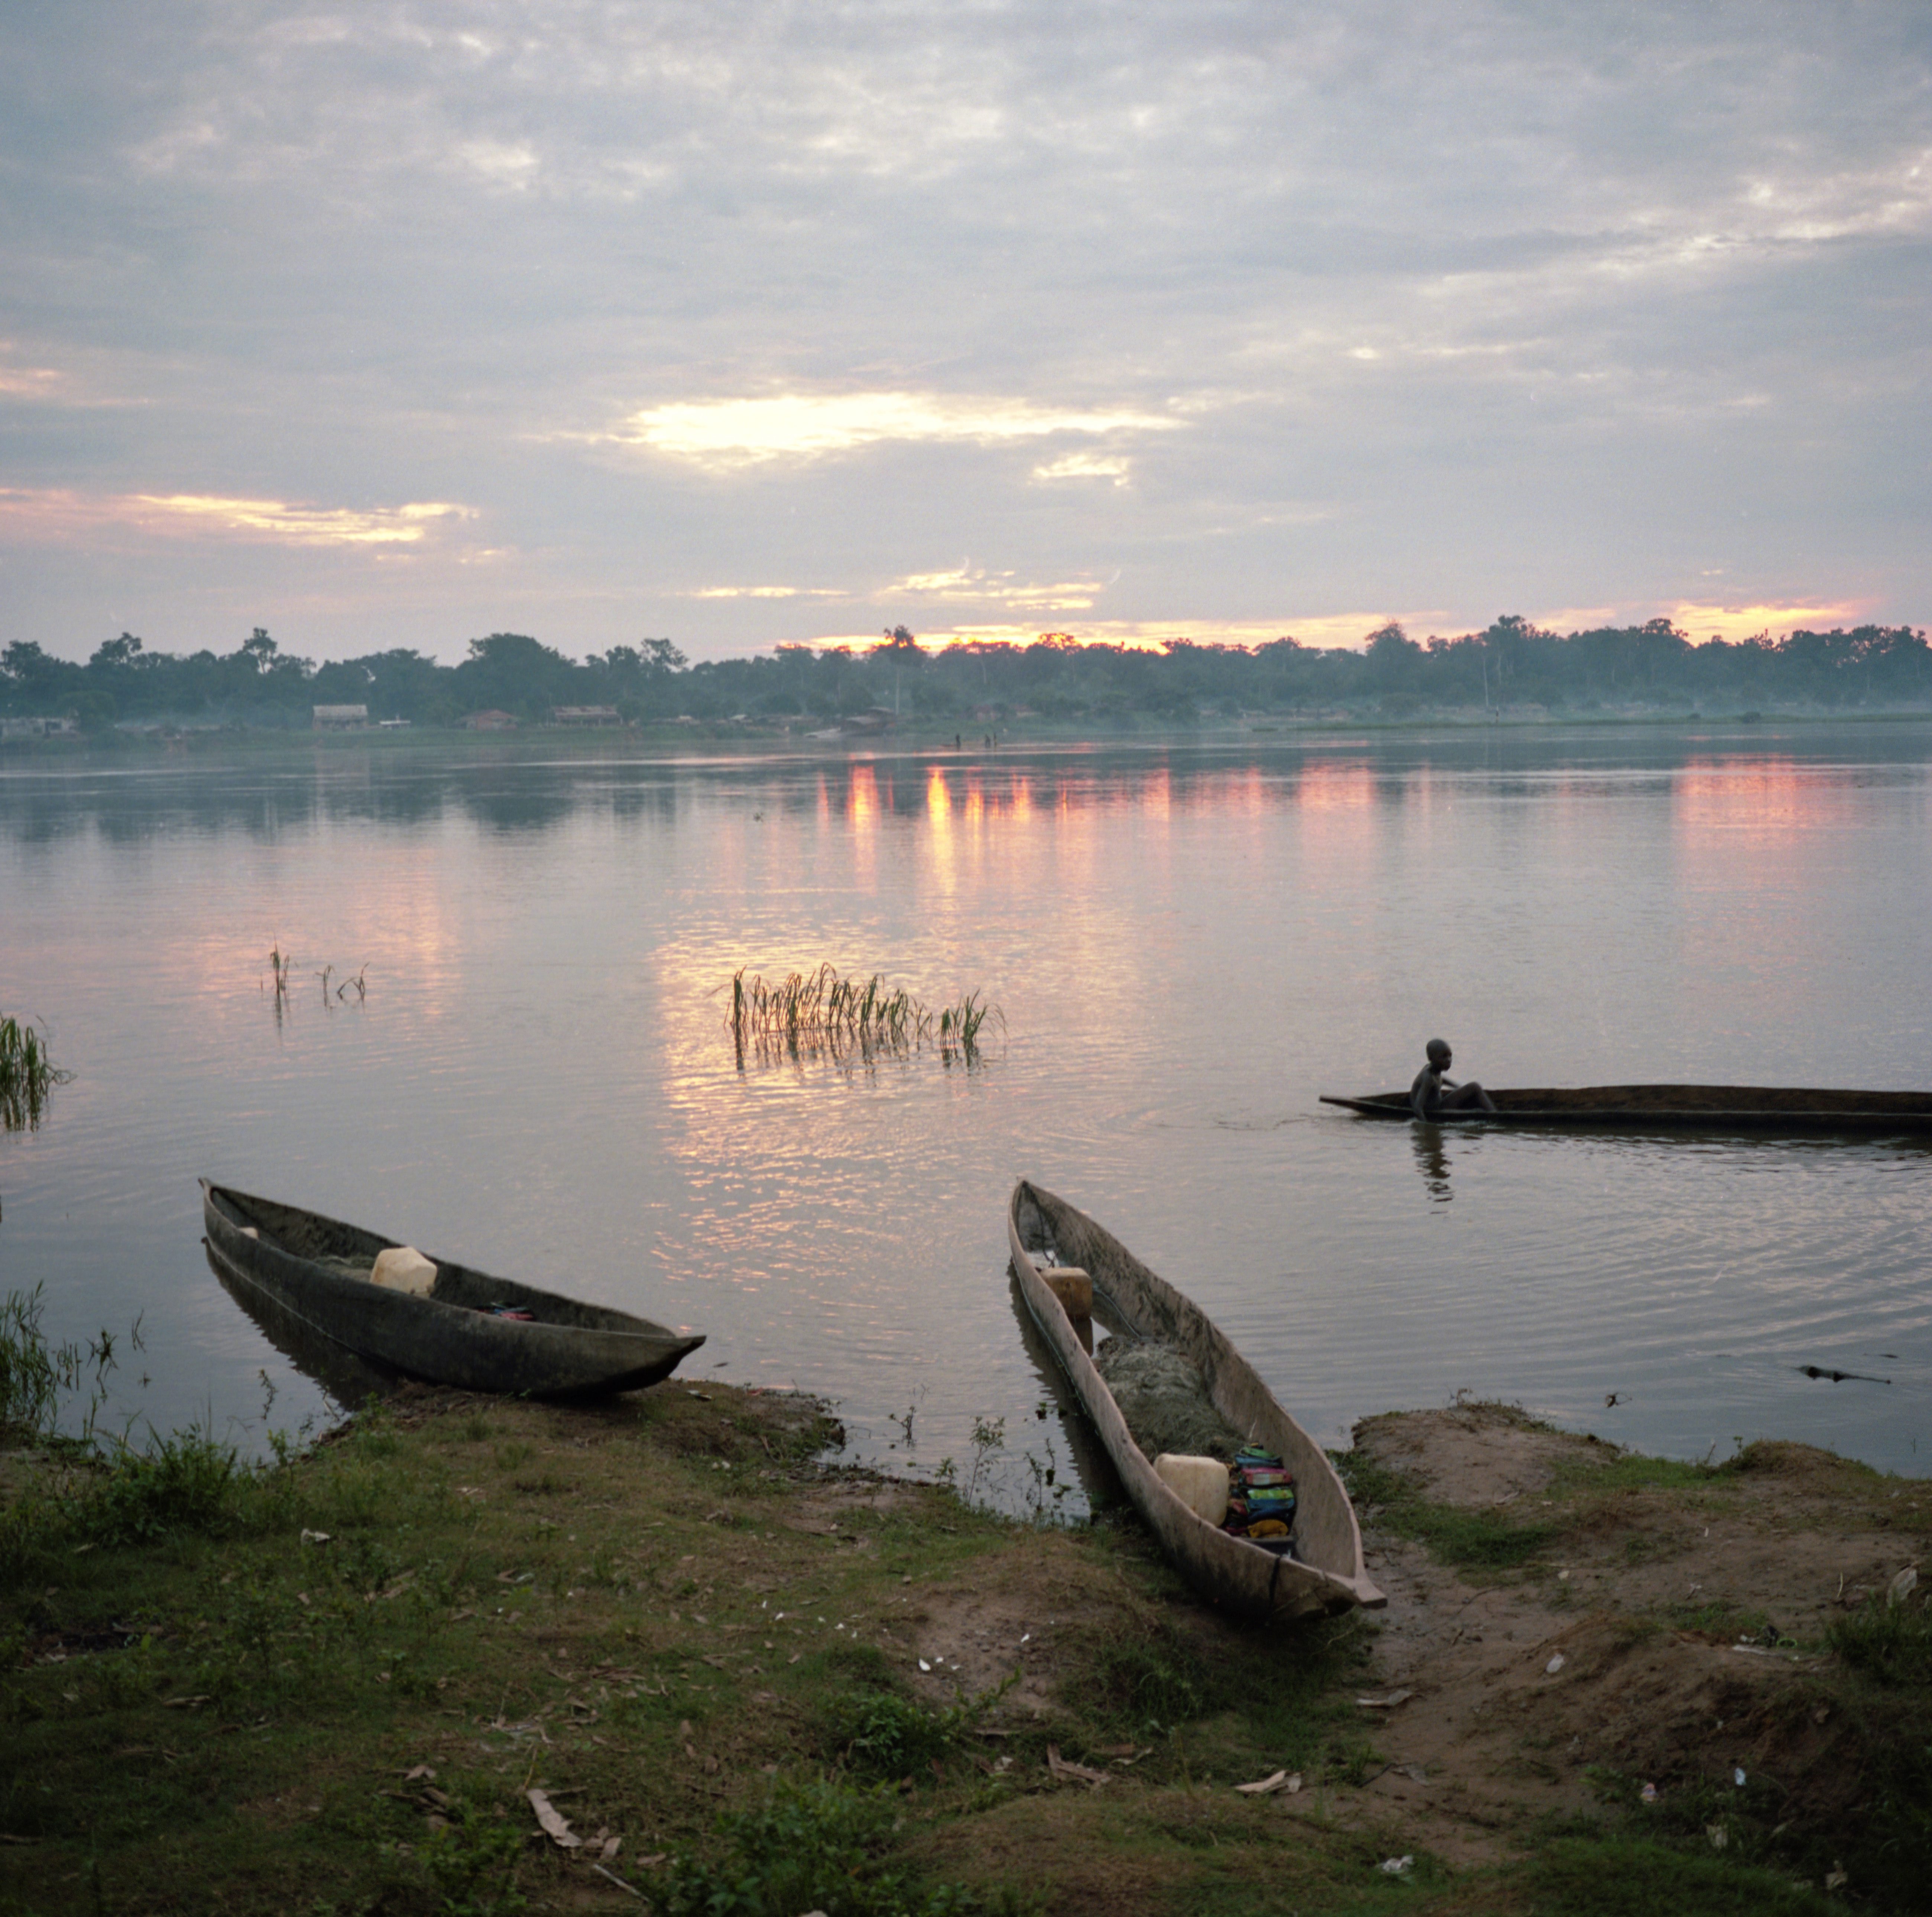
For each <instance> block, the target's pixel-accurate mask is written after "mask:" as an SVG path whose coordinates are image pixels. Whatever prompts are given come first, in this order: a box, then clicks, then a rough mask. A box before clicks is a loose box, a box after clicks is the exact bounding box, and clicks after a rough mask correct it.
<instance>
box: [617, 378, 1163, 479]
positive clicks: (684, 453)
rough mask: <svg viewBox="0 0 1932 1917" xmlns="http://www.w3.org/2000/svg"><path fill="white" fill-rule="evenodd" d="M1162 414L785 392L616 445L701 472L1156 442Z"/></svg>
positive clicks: (633, 431)
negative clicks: (906, 447) (1076, 443)
mask: <svg viewBox="0 0 1932 1917" xmlns="http://www.w3.org/2000/svg"><path fill="white" fill-rule="evenodd" d="M1180 424H1181V422H1180V421H1179V420H1178V419H1169V418H1168V417H1166V416H1165V415H1163V414H1160V413H1132V412H1128V411H1126V410H1118V411H1085V412H1083V411H1081V410H1077V409H1074V408H1070V407H1037V406H1035V405H1034V404H1031V401H1026V400H1004V399H947V398H942V397H941V395H938V394H934V393H906V392H885V393H781V394H779V395H777V396H775V398H771V399H725V400H689V401H679V402H678V403H677V404H673V405H670V406H660V407H652V408H650V409H649V410H646V411H645V412H642V413H633V414H631V416H630V418H629V419H627V420H626V421H625V428H624V430H623V431H622V432H620V433H619V434H616V435H614V436H613V437H616V438H618V439H620V440H625V441H627V442H628V443H631V444H632V445H634V446H649V447H650V448H652V449H653V450H654V451H655V452H664V453H669V454H670V455H673V457H674V458H679V459H688V460H692V461H694V462H695V463H697V464H698V465H700V466H710V465H719V466H736V465H745V464H748V463H751V462H752V461H754V460H767V459H786V458H790V459H813V458H818V457H820V455H824V454H827V453H839V452H851V451H853V449H855V448H857V447H859V446H875V445H877V444H878V443H880V442H881V441H884V440H898V441H904V442H915V443H916V442H926V443H931V442H934V441H942V440H964V441H966V442H968V443H972V444H977V445H980V446H990V445H995V444H998V443H1001V442H1003V441H1012V440H1036V439H1045V438H1046V437H1049V436H1050V435H1052V434H1055V433H1088V434H1095V435H1100V434H1108V433H1162V432H1169V431H1172V430H1173V428H1175V427H1176V426H1178V425H1180Z"/></svg>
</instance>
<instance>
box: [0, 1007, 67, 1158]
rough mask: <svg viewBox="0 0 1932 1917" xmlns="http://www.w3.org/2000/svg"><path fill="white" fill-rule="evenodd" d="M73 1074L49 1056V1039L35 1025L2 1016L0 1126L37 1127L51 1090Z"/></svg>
mask: <svg viewBox="0 0 1932 1917" xmlns="http://www.w3.org/2000/svg"><path fill="white" fill-rule="evenodd" d="M73 1076H74V1074H73V1073H71V1072H63V1071H61V1070H58V1068H57V1067H55V1064H54V1062H53V1061H52V1059H51V1058H49V1057H48V1056H47V1047H46V1040H44V1039H43V1038H42V1037H41V1036H40V1033H39V1032H38V1031H37V1030H36V1029H35V1028H34V1026H32V1025H30V1024H28V1023H26V1022H24V1021H23V1020H21V1019H9V1018H0V1130H5V1131H9V1132H29V1131H32V1130H34V1129H35V1128H36V1127H37V1126H38V1125H39V1124H40V1117H41V1114H42V1112H43V1111H44V1109H45V1108H46V1100H47V1094H49V1092H50V1091H52V1089H53V1088H54V1087H55V1085H65V1084H66V1082H68V1079H71V1078H72V1077H73Z"/></svg>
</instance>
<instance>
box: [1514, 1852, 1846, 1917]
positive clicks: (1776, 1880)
mask: <svg viewBox="0 0 1932 1917" xmlns="http://www.w3.org/2000/svg"><path fill="white" fill-rule="evenodd" d="M1513 1874H1518V1876H1519V1881H1520V1882H1521V1884H1522V1885H1523V1888H1525V1889H1526V1890H1527V1891H1528V1892H1529V1898H1530V1902H1529V1909H1533V1910H1534V1911H1535V1912H1536V1913H1537V1917H1677V1913H1682V1917H1822V1913H1823V1912H1826V1911H1829V1910H1835V1909H1839V1908H1840V1907H1841V1906H1838V1905H1837V1904H1835V1903H1833V1902H1832V1901H1831V1900H1829V1899H1828V1898H1826V1897H1824V1896H1823V1895H1821V1894H1820V1893H1819V1892H1818V1891H1815V1890H1811V1889H1806V1888H1801V1887H1799V1885H1796V1884H1794V1883H1793V1882H1792V1880H1791V1879H1790V1878H1789V1877H1788V1876H1782V1875H1781V1874H1780V1873H1778V1872H1776V1871H1775V1870H1758V1869H1751V1868H1746V1869H1742V1870H1741V1869H1739V1867H1737V1866H1736V1864H1732V1863H1728V1862H1727V1861H1725V1860H1724V1859H1723V1858H1720V1857H1718V1856H1715V1855H1711V1854H1709V1852H1708V1851H1707V1852H1706V1855H1703V1856H1698V1855H1694V1854H1687V1853H1685V1852H1682V1851H1677V1850H1669V1849H1664V1847H1662V1846H1660V1845H1657V1844H1652V1843H1641V1842H1635V1841H1622V1842H1619V1841H1594V1842H1592V1841H1586V1840H1579V1839H1574V1838H1573V1839H1569V1840H1565V1841H1559V1842H1557V1843H1553V1844H1550V1846H1547V1848H1546V1849H1543V1850H1541V1851H1540V1852H1538V1854H1537V1855H1536V1856H1535V1858H1532V1860H1531V1861H1529V1863H1528V1864H1526V1865H1525V1866H1524V1867H1523V1868H1522V1870H1521V1871H1520V1873H1513Z"/></svg>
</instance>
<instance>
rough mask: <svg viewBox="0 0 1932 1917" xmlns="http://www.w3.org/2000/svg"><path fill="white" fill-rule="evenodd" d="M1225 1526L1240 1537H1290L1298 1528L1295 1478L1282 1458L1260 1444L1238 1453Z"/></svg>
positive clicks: (1225, 1528)
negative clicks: (1290, 1533) (1296, 1522)
mask: <svg viewBox="0 0 1932 1917" xmlns="http://www.w3.org/2000/svg"><path fill="white" fill-rule="evenodd" d="M1229 1478H1230V1480H1231V1483H1230V1484H1229V1493H1230V1496H1229V1499H1228V1515H1227V1518H1226V1520H1225V1522H1224V1523H1223V1527H1222V1528H1223V1529H1224V1530H1226V1531H1231V1532H1233V1533H1234V1534H1235V1536H1236V1537H1238V1538H1256V1539H1261V1538H1286V1536H1287V1535H1289V1532H1291V1531H1292V1529H1294V1527H1295V1480H1294V1478H1292V1477H1291V1476H1290V1475H1289V1472H1288V1470H1287V1469H1286V1466H1284V1465H1283V1463H1282V1461H1281V1460H1280V1458H1279V1457H1277V1456H1276V1455H1275V1454H1274V1453H1273V1452H1272V1451H1263V1450H1262V1448H1260V1446H1259V1445H1243V1446H1242V1447H1241V1449H1240V1450H1239V1451H1237V1452H1236V1453H1235V1463H1234V1468H1233V1469H1232V1472H1230V1473H1229Z"/></svg>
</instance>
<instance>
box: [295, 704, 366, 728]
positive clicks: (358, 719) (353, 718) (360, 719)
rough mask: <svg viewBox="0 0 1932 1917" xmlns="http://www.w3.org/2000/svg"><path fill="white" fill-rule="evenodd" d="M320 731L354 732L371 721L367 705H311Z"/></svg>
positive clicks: (316, 726) (316, 725)
mask: <svg viewBox="0 0 1932 1917" xmlns="http://www.w3.org/2000/svg"><path fill="white" fill-rule="evenodd" d="M309 710H310V711H311V712H313V713H314V715H315V729H316V730H317V731H318V732H353V731H354V730H356V728H357V727H360V726H365V725H367V724H368V723H369V708H368V706H311V707H310V708H309Z"/></svg>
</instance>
